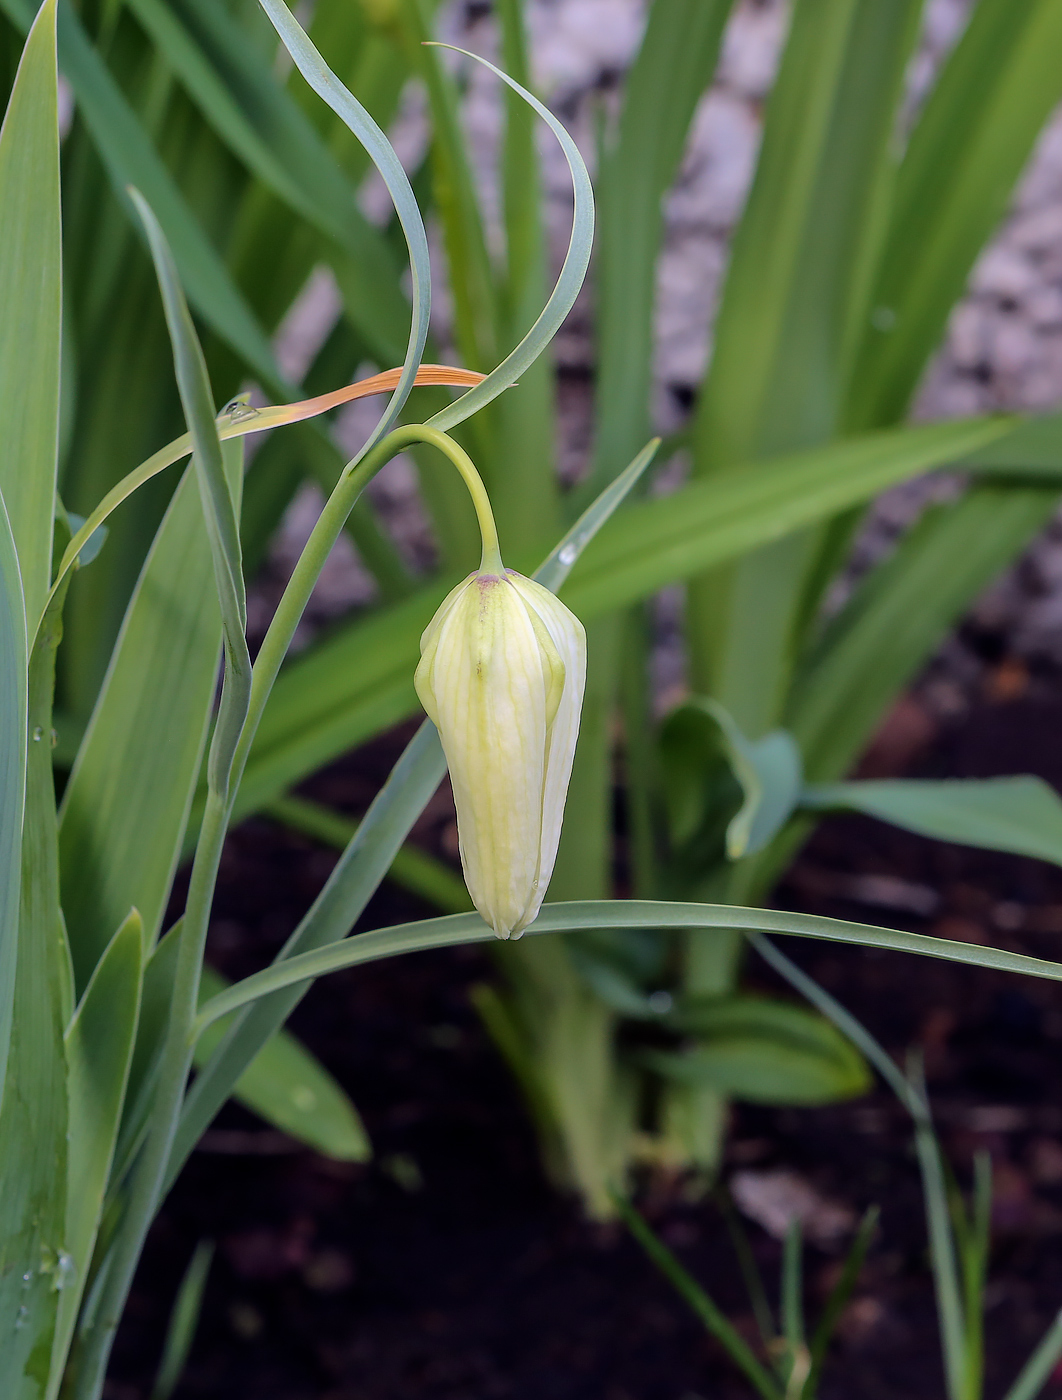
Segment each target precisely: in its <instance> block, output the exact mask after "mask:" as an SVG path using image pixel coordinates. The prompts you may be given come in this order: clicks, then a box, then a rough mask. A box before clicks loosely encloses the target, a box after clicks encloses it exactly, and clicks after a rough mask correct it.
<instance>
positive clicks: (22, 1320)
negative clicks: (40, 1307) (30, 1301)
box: [15, 1303, 29, 1332]
mask: <svg viewBox="0 0 1062 1400" xmlns="http://www.w3.org/2000/svg"><path fill="white" fill-rule="evenodd" d="M28 1320H29V1308H27V1307H26V1305H25V1303H23V1304H22V1306H21V1307H20V1308H19V1310H18V1312H17V1313H16V1315H15V1331H16V1332H20V1331H21V1330H22V1328H23V1327H25V1325H26V1323H27V1321H28Z"/></svg>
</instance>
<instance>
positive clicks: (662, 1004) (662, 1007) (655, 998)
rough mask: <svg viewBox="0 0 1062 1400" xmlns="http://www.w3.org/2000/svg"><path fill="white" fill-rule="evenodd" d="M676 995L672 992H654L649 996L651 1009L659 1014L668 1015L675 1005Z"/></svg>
mask: <svg viewBox="0 0 1062 1400" xmlns="http://www.w3.org/2000/svg"><path fill="white" fill-rule="evenodd" d="M674 1000H675V999H674V997H673V996H672V995H671V993H670V992H652V993H651V994H650V996H649V1010H650V1011H653V1012H655V1013H656V1015H657V1016H666V1015H667V1013H668V1012H669V1011H670V1010H671V1008H672V1006H673V1005H674Z"/></svg>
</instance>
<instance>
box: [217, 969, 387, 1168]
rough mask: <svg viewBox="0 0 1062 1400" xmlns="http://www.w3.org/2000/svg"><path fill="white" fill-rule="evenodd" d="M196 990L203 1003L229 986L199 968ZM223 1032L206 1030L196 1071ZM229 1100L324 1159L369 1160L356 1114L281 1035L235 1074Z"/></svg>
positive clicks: (330, 1082) (333, 1085)
mask: <svg viewBox="0 0 1062 1400" xmlns="http://www.w3.org/2000/svg"><path fill="white" fill-rule="evenodd" d="M199 985H200V999H201V1000H203V1001H206V1000H208V999H209V998H210V997H212V996H216V995H217V994H218V993H219V992H221V991H223V990H224V989H225V988H226V987H227V986H228V985H229V984H228V982H226V980H225V978H224V977H222V976H221V975H220V974H219V973H217V972H215V971H214V970H213V968H211V967H204V968H203V974H202V977H201V979H200V984H199ZM226 1029H227V1027H226V1025H225V1023H224V1022H222V1023H220V1024H215V1025H213V1026H211V1028H210V1030H209V1031H208V1032H207V1034H206V1035H205V1036H203V1037H202V1039H201V1040H200V1041H199V1043H198V1044H197V1045H196V1051H195V1063H196V1067H197V1068H199V1067H201V1066H202V1065H204V1064H206V1063H207V1062H208V1061H209V1059H210V1057H211V1055H212V1054H213V1053H214V1051H215V1050H216V1049H217V1047H218V1045H219V1044H220V1043H221V1041H222V1040H223V1039H224V1037H225V1032H226ZM233 1097H234V1098H236V1099H238V1100H239V1101H240V1103H242V1104H243V1105H244V1106H245V1107H247V1108H249V1109H251V1110H253V1112H255V1113H257V1114H258V1115H259V1117H261V1118H264V1119H265V1120H266V1122H267V1123H272V1124H273V1125H274V1126H275V1127H277V1128H279V1129H280V1130H281V1132H285V1133H288V1134H290V1135H291V1136H292V1137H294V1138H298V1140H299V1141H300V1142H305V1143H306V1144H308V1146H310V1147H312V1148H314V1150H315V1151H317V1152H322V1153H323V1154H324V1155H325V1156H326V1157H334V1158H335V1159H336V1160H337V1161H340V1162H367V1161H368V1160H369V1158H370V1157H371V1156H372V1146H371V1144H370V1142H369V1138H368V1135H367V1133H366V1132H365V1128H364V1126H363V1124H362V1121H361V1119H360V1117H359V1116H358V1111H357V1109H356V1108H355V1107H354V1105H353V1104H352V1103H351V1101H350V1099H349V1098H348V1097H347V1095H346V1094H345V1093H344V1092H343V1090H342V1089H341V1088H340V1087H339V1085H338V1084H337V1083H336V1081H335V1080H334V1079H333V1078H332V1076H331V1075H330V1074H329V1073H328V1071H327V1070H326V1069H325V1068H324V1066H323V1065H321V1064H320V1063H319V1062H318V1061H317V1060H316V1059H314V1057H313V1056H312V1055H311V1054H310V1052H309V1051H308V1050H306V1049H304V1048H303V1046H302V1045H300V1044H299V1042H298V1041H297V1040H296V1039H295V1037H294V1036H293V1035H289V1034H288V1033H287V1032H286V1031H278V1032H277V1033H276V1035H274V1036H273V1037H272V1038H271V1039H270V1040H268V1041H266V1043H265V1045H263V1046H262V1048H261V1050H259V1052H258V1054H257V1055H256V1056H255V1057H254V1059H253V1060H252V1061H251V1063H250V1064H249V1065H248V1066H247V1068H246V1069H245V1070H244V1072H243V1074H241V1075H240V1078H239V1080H238V1081H237V1084H236V1088H235V1089H234V1090H233Z"/></svg>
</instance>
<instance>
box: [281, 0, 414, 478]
mask: <svg viewBox="0 0 1062 1400" xmlns="http://www.w3.org/2000/svg"><path fill="white" fill-rule="evenodd" d="M258 3H259V4H260V5H261V7H262V9H263V10H264V11H265V13H266V15H267V16H268V17H269V21H270V23H271V24H272V25H273V28H274V29H275V30H276V31H277V33H278V34H279V35H280V39H281V42H282V43H283V45H284V47H285V48H286V49H287V51H288V53H289V54H290V55H291V57H292V59H293V60H294V63H295V66H296V67H297V68H298V70H299V72H300V73H301V74H302V76H303V77H304V78H305V79H306V81H307V82H308V83H309V85H310V87H312V88H313V90H314V91H315V92H316V93H317V94H318V95H319V96H320V97H322V98H323V99H324V100H325V102H327V103H328V105H329V107H331V108H332V111H333V112H335V113H336V115H337V116H339V117H340V118H342V120H343V121H344V122H345V123H346V125H347V126H348V127H349V128H350V130H351V131H352V132H353V133H354V135H355V136H356V137H357V138H358V140H359V141H360V142H361V143H362V145H363V146H364V147H365V149H366V150H367V151H368V153H369V155H370V156H371V158H372V161H373V164H374V165H375V166H376V168H377V170H378V171H379V172H380V175H381V177H382V178H383V181H384V184H385V185H386V186H387V191H388V193H389V194H390V196H391V199H392V201H393V202H394V206H395V212H396V213H397V215H398V221H399V223H400V224H401V226H402V232H403V234H404V235H405V239H406V247H407V248H408V250H409V265H410V273H411V276H412V283H413V286H412V293H413V296H412V301H413V307H412V320H411V324H410V330H409V345H408V348H407V350H406V358H405V361H404V363H403V366H402V377H401V379H400V380H399V381H398V387H397V388H396V389H395V391H394V393H393V394H392V395H391V398H390V400H389V401H388V404H387V407H386V409H385V410H384V412H383V413H382V414H381V416H380V419H379V421H378V422H377V424H376V427H375V429H374V430H373V432H372V433H371V434H370V436H369V438H368V440H367V441H366V443H365V445H364V447H363V448H362V449H361V452H360V453H359V458H360V457H364V455H365V454H366V452H368V451H370V450H371V448H373V447H374V446H375V445H376V443H377V442H379V441H380V439H381V438H383V437H384V436H385V435H386V434H387V433H388V432H390V430H391V428H392V427H393V426H394V424H395V423H396V422H397V421H398V415H399V413H401V411H402V406H403V404H404V403H405V401H406V399H407V398H408V397H409V391H410V390H411V389H412V387H413V381H414V378H415V377H416V373H417V368H418V366H419V365H420V362H421V359H422V358H423V356H424V344H425V341H426V340H427V336H428V318H429V315H430V313H431V266H430V263H429V261H428V239H427V235H426V234H425V232H424V221H423V220H422V218H421V216H420V208H419V206H418V204H417V201H416V197H415V196H414V194H413V190H412V188H411V186H410V183H409V179H408V177H407V176H406V172H405V171H404V170H403V169H402V163H401V161H400V160H399V159H398V156H397V155H396V154H395V152H394V150H393V148H392V147H391V144H390V142H389V141H388V140H387V137H386V136H385V135H384V133H383V132H382V131H381V130H380V128H379V126H377V124H376V122H374V121H373V119H372V117H371V116H370V115H369V113H368V112H367V111H366V110H365V108H364V107H363V106H362V105H361V103H360V102H359V101H358V100H357V98H356V97H354V95H353V94H352V93H351V92H349V91H348V90H347V88H346V87H344V85H343V84H342V83H341V82H340V81H339V79H338V78H337V77H336V75H335V74H334V73H333V72H332V70H331V69H330V68H329V67H328V65H327V63H325V61H324V59H323V58H322V57H321V55H320V54H319V53H318V52H317V50H316V49H315V48H314V46H313V44H312V43H311V42H310V40H309V39H308V38H307V36H306V34H305V33H304V31H303V29H302V28H301V26H300V25H299V23H298V21H297V20H296V19H295V17H294V16H293V15H292V13H291V11H290V10H289V9H288V8H287V6H286V5H285V4H284V3H283V0H258Z"/></svg>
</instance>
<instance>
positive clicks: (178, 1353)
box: [151, 1240, 214, 1400]
mask: <svg viewBox="0 0 1062 1400" xmlns="http://www.w3.org/2000/svg"><path fill="white" fill-rule="evenodd" d="M213 1259H214V1242H213V1240H200V1241H199V1243H198V1244H197V1245H196V1247H195V1250H194V1252H193V1254H192V1257H191V1259H190V1260H189V1261H188V1267H187V1269H185V1271H184V1277H183V1278H182V1279H181V1286H180V1288H178V1290H177V1297H176V1298H175V1299H174V1304H173V1312H172V1313H171V1314H170V1322H169V1326H168V1327H167V1328H166V1340H165V1341H164V1342H163V1344H162V1360H161V1361H160V1362H159V1370H158V1375H157V1376H156V1377H155V1384H154V1386H153V1387H152V1389H151V1400H170V1396H171V1395H172V1394H173V1392H174V1391H175V1390H176V1389H177V1385H178V1382H179V1381H180V1379H181V1373H182V1372H183V1371H184V1368H185V1365H186V1364H187V1362H188V1353H189V1352H190V1351H191V1350H192V1343H193V1341H194V1340H195V1331H196V1328H197V1326H198V1325H199V1314H200V1312H201V1311H202V1307H203V1294H204V1292H205V1291H206V1283H207V1276H208V1275H209V1273H210V1265H211V1263H212V1262H213Z"/></svg>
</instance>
